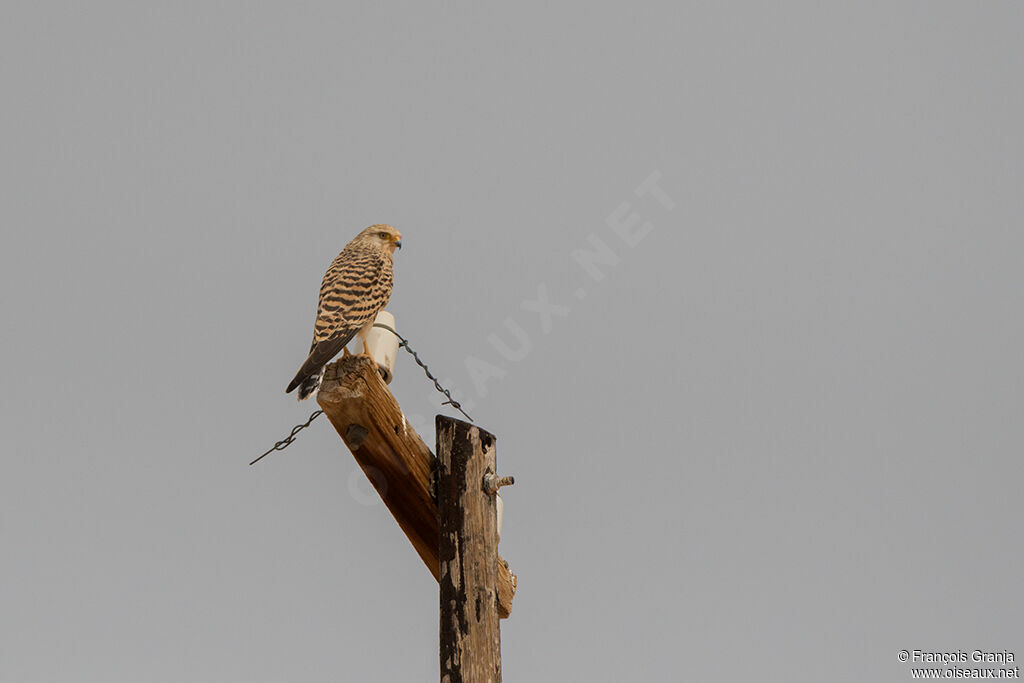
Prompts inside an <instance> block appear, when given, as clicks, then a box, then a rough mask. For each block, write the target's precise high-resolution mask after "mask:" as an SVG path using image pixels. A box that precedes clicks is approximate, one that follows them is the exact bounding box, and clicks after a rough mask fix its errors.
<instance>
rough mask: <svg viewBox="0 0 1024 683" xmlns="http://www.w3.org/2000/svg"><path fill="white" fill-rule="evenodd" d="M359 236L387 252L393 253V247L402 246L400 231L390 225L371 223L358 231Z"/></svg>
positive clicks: (399, 247)
mask: <svg viewBox="0 0 1024 683" xmlns="http://www.w3.org/2000/svg"><path fill="white" fill-rule="evenodd" d="M359 237H360V238H362V239H364V240H366V241H368V242H371V243H373V244H375V245H377V246H378V247H379V248H381V249H383V250H385V251H386V252H387V253H389V254H394V253H395V249H401V248H402V233H400V232H398V231H397V230H395V229H394V228H392V227H391V226H390V225H384V224H383V223H381V224H380V225H371V226H370V227H368V228H367V229H366V230H363V231H362V232H361V233H359Z"/></svg>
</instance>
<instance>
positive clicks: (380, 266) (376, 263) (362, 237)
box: [285, 225, 402, 401]
mask: <svg viewBox="0 0 1024 683" xmlns="http://www.w3.org/2000/svg"><path fill="white" fill-rule="evenodd" d="M396 248H398V249H401V248H402V235H401V233H399V232H398V231H397V230H395V229H394V228H392V227H391V226H390V225H371V226H370V227H368V228H367V229H366V230H363V231H362V232H361V233H359V234H358V235H356V237H355V239H354V240H352V241H351V242H349V243H348V244H347V245H346V246H345V248H344V249H342V250H341V253H340V254H338V258H336V259H334V262H333V263H331V267H330V268H328V269H327V274H326V275H324V281H323V283H322V284H321V285H320V304H319V305H318V306H317V310H316V324H315V325H314V326H313V345H312V346H311V347H310V348H309V356H308V357H307V358H306V361H305V362H304V363H303V364H302V367H300V368H299V371H298V372H297V373H296V374H295V379H293V380H292V381H291V383H290V384H288V389H287V390H286V391H285V393H286V394H290V393H291V392H292V391H293V390H295V388H296V387H298V389H299V400H300V401H301V400H302V399H304V398H307V397H309V395H310V394H312V393H313V392H314V391H316V389H317V387H319V386H320V380H321V379H322V378H323V376H324V366H325V365H327V363H328V361H330V360H331V359H332V358H334V357H335V356H336V355H337V354H338V352H339V351H341V350H342V349H343V348H345V345H346V344H348V343H349V342H350V341H352V338H353V337H355V336H356V335H358V336H359V338H360V339H361V340H362V341H363V352H364V353H368V351H367V350H366V335H367V334H369V332H370V330H371V329H372V327H373V321H374V319H375V318H376V317H377V314H378V313H379V312H380V311H381V309H383V308H384V306H386V305H387V303H388V299H389V298H390V297H391V286H392V282H393V280H392V257H393V256H394V253H395V249H396Z"/></svg>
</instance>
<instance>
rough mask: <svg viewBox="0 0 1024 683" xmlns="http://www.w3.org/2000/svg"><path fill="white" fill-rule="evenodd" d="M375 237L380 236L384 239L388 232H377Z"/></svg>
mask: <svg viewBox="0 0 1024 683" xmlns="http://www.w3.org/2000/svg"><path fill="white" fill-rule="evenodd" d="M377 237H379V238H381V239H382V240H386V239H387V238H388V234H387V233H386V232H378V233H377Z"/></svg>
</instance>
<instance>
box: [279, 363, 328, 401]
mask: <svg viewBox="0 0 1024 683" xmlns="http://www.w3.org/2000/svg"><path fill="white" fill-rule="evenodd" d="M303 374H304V373H302V372H301V371H300V372H299V374H298V375H296V376H295V379H293V380H292V381H291V384H289V385H288V389H287V390H285V393H286V394H290V393H291V392H292V391H294V390H295V389H296V388H298V390H299V400H300V401H304V400H305V399H307V398H309V397H310V396H312V395H313V392H315V391H316V390H317V389H318V388H319V387H320V381H321V380H322V379H323V378H324V368H323V366H322V365H321V366H320V368H319V369H318V370H317V371H316V372H314V373H313V374H311V375H306V376H305V377H303Z"/></svg>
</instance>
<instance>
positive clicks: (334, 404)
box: [316, 356, 516, 681]
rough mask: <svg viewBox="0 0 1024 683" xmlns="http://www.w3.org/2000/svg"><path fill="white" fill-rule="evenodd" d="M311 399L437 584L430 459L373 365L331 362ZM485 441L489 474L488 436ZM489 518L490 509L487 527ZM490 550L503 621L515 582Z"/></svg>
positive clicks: (363, 360) (351, 359)
mask: <svg viewBox="0 0 1024 683" xmlns="http://www.w3.org/2000/svg"><path fill="white" fill-rule="evenodd" d="M316 400H317V403H319V404H320V407H321V408H322V409H323V411H324V415H326V416H327V419H329V420H330V421H331V424H332V425H334V428H335V429H336V430H337V432H338V434H339V435H340V436H341V438H342V440H344V442H345V445H346V446H348V449H349V450H350V451H352V455H353V456H354V457H355V459H356V462H358V463H359V466H360V467H361V468H362V469H363V472H365V473H366V476H367V478H368V479H369V480H370V482H371V483H372V484H373V486H374V488H375V489H377V493H379V494H380V497H381V499H382V500H383V501H384V504H385V505H386V506H387V508H388V510H389V511H390V512H391V514H392V516H393V517H394V518H395V521H397V522H398V526H400V527H401V528H402V531H403V532H404V533H405V535H406V536H407V537H408V538H409V541H410V542H411V543H412V545H413V547H414V548H415V549H416V553H417V554H418V555H419V556H420V559H422V560H423V563H424V564H425V565H426V566H427V569H429V570H430V573H431V574H432V575H433V576H434V578H435V579H438V580H440V576H441V564H440V562H439V559H438V552H439V538H440V535H439V521H438V520H439V516H438V506H437V501H436V499H435V496H434V486H433V483H432V475H433V472H434V467H435V458H434V456H433V454H431V452H430V449H429V448H427V446H426V444H424V443H423V440H422V439H421V438H420V436H419V435H418V434H417V433H416V430H415V429H413V427H412V425H411V424H409V422H408V420H406V418H405V415H403V414H402V409H401V408H400V407H399V406H398V402H397V401H395V397H394V396H393V395H392V394H391V392H390V391H389V390H388V387H387V385H386V384H385V383H384V381H383V380H382V379H381V377H380V374H379V373H378V372H377V366H376V364H375V363H374V362H373V361H372V360H370V359H369V358H367V357H365V356H346V357H344V358H342V359H340V360H338V361H336V362H334V363H331V364H330V365H328V366H327V368H326V371H325V372H324V378H323V382H322V383H321V385H320V391H319V393H318V394H317V399H316ZM439 419H440V418H439ZM463 424H464V423H463ZM481 434H487V432H483V431H481ZM487 436H488V437H489V438H490V443H491V456H490V462H491V466H492V472H493V465H494V452H493V444H494V437H493V436H491V435H489V434H487ZM438 443H440V442H438ZM506 483H507V482H506ZM492 505H493V503H492ZM493 517H494V513H493V507H492V512H491V519H492V522H493ZM491 547H492V549H493V552H494V553H495V555H494V557H495V558H497V588H496V590H497V595H498V605H497V610H498V616H500V617H501V618H503V619H504V618H506V617H508V615H509V613H510V612H511V611H512V598H513V596H514V595H515V590H516V577H515V576H514V575H513V574H512V572H511V571H510V570H509V568H508V564H506V563H505V562H504V561H503V560H501V558H500V557H498V556H497V552H496V545H492V546H491ZM488 585H490V586H494V585H495V584H494V583H491V584H488ZM452 680H460V679H452ZM466 680H467V681H469V680H476V679H469V678H467V679H466ZM481 680H490V679H481ZM494 680H497V679H494Z"/></svg>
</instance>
